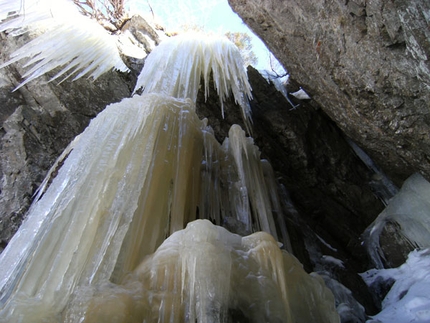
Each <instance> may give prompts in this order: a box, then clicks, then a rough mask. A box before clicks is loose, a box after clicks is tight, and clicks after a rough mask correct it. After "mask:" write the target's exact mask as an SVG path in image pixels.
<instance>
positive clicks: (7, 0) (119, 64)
mask: <svg viewBox="0 0 430 323" xmlns="http://www.w3.org/2000/svg"><path fill="white" fill-rule="evenodd" d="M1 21H3V22H2V23H1V24H0V32H1V31H5V30H8V31H11V32H12V33H13V34H21V33H24V32H25V31H26V30H27V29H26V27H28V26H31V27H32V28H33V30H34V29H35V28H38V29H41V30H43V32H42V33H41V34H40V35H39V36H38V37H36V38H35V39H33V40H32V41H30V42H28V43H27V44H25V45H24V46H22V47H21V48H20V49H18V50H17V51H16V52H14V53H13V54H12V55H11V56H12V57H11V59H10V60H9V61H8V62H6V63H5V64H3V65H1V66H0V68H2V67H4V66H7V65H10V64H12V63H14V62H17V61H20V60H23V59H28V60H27V62H26V63H25V65H24V67H26V68H29V69H28V70H27V71H26V73H25V74H24V75H23V78H24V79H25V80H24V81H23V82H22V83H21V84H19V86H18V87H17V89H18V88H20V87H21V86H23V85H25V84H27V83H29V82H31V81H33V80H34V79H36V78H38V77H39V76H41V75H44V74H46V73H48V72H50V71H52V70H54V69H57V68H58V69H61V70H60V71H59V72H58V73H57V74H55V75H54V76H53V77H52V78H51V80H55V79H58V78H61V77H62V78H63V80H64V79H65V78H67V77H71V76H73V79H79V78H81V77H83V76H86V77H91V78H93V79H97V78H98V77H99V76H100V75H102V74H103V73H106V72H108V71H110V70H112V69H117V70H119V71H122V72H126V71H128V68H127V66H126V65H125V64H124V62H123V61H122V59H121V57H120V54H119V52H118V47H117V39H116V37H115V36H113V35H110V34H109V33H108V32H107V31H106V30H105V29H104V28H103V27H102V26H101V25H99V24H98V23H97V22H96V21H94V20H91V19H88V18H86V17H84V16H83V15H81V14H80V13H79V11H78V9H77V7H76V6H75V5H74V4H73V1H72V0H25V1H16V0H13V1H11V0H0V22H1ZM39 33H40V32H39Z"/></svg>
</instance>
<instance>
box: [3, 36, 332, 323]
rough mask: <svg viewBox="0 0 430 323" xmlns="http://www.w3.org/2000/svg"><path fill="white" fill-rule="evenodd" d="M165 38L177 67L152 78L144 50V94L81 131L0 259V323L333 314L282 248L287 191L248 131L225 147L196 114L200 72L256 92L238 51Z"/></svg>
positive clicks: (316, 281) (288, 318) (321, 290)
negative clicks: (281, 209) (282, 202)
mask: <svg viewBox="0 0 430 323" xmlns="http://www.w3.org/2000/svg"><path fill="white" fill-rule="evenodd" d="M171 41H172V42H173V44H167V45H165V47H164V49H166V48H167V49H172V48H176V47H175V46H178V49H177V50H172V52H169V51H165V50H163V52H162V53H163V54H164V56H165V60H166V61H170V60H173V61H174V62H175V63H174V64H173V65H172V66H171V67H172V68H173V67H175V68H174V70H175V71H182V72H180V73H179V74H174V75H164V78H165V79H163V77H162V76H160V77H152V78H151V79H149V80H148V79H147V78H148V77H149V76H150V75H151V73H150V72H148V71H151V70H152V71H154V66H152V65H151V64H152V63H151V62H152V60H151V59H150V57H151V56H153V57H155V58H153V59H154V60H156V59H159V55H161V53H160V52H156V51H154V52H153V53H151V54H150V56H149V58H148V61H147V63H146V65H145V68H144V70H143V71H142V75H147V76H146V77H143V76H141V77H140V78H139V82H140V83H139V84H140V85H141V86H142V87H144V93H143V94H142V95H141V96H139V95H135V96H134V97H132V98H128V99H124V100H123V101H121V102H119V103H116V104H111V105H109V106H108V107H107V108H106V109H105V110H104V111H103V112H101V113H100V114H99V115H98V116H97V117H96V118H95V119H94V120H93V121H92V122H91V124H90V125H89V126H88V128H87V129H86V130H85V131H84V132H83V133H82V134H81V135H80V136H79V137H77V138H76V139H75V141H74V142H73V143H72V144H71V146H70V148H69V151H68V152H69V154H68V156H67V158H65V160H64V163H63V166H62V167H61V169H60V170H59V172H58V175H57V176H56V177H55V178H54V179H53V181H52V183H51V184H50V185H49V187H48V188H47V189H46V191H41V192H42V193H41V196H39V197H38V199H37V200H36V201H35V202H34V204H33V205H32V207H31V209H30V211H29V214H28V217H27V219H26V221H25V222H24V223H23V225H22V226H21V228H20V230H19V231H18V232H17V234H16V235H15V236H14V238H13V239H12V240H11V242H10V243H9V244H8V246H7V248H6V249H5V250H4V252H3V253H2V254H1V256H0V267H1V268H2V271H1V272H0V293H1V294H0V295H1V296H0V297H1V298H0V322H191V323H194V322H196V321H197V322H199V323H200V322H202V323H203V322H232V321H233V320H237V319H241V318H242V319H243V320H246V321H249V322H338V321H339V318H338V315H337V313H336V312H335V309H334V299H333V296H332V294H331V292H330V291H329V290H328V289H327V288H326V287H325V285H324V283H323V281H322V280H321V278H319V277H318V276H310V275H308V274H306V273H305V272H304V270H303V269H302V267H301V265H300V263H299V262H298V261H297V260H296V259H295V258H294V257H293V256H291V255H290V254H288V253H287V252H286V251H282V250H281V249H280V248H279V245H278V242H277V240H281V242H282V243H283V244H284V245H286V246H288V245H289V241H288V235H287V232H286V230H285V228H284V227H283V226H284V223H283V221H282V219H280V218H276V217H273V214H272V211H271V210H272V209H273V208H274V207H276V204H278V203H279V202H278V199H279V197H278V196H277V193H276V189H274V188H273V187H274V186H275V183H274V180H273V176H269V174H270V173H271V171H270V169H268V167H270V165H268V164H267V162H265V161H263V162H262V161H261V160H260V153H259V150H258V148H257V147H256V146H255V145H254V143H253V140H252V138H249V137H246V136H245V132H244V131H243V130H242V129H240V127H239V126H233V127H232V128H231V130H230V133H229V138H228V139H226V140H225V141H224V143H223V144H219V143H218V142H217V141H216V140H215V138H214V136H213V133H212V129H211V128H210V127H208V125H207V122H206V120H199V118H198V117H197V115H196V113H195V106H194V102H193V100H195V96H194V93H196V91H197V89H198V86H199V82H200V78H201V77H202V76H203V78H204V79H205V84H206V85H205V87H207V84H208V83H207V78H209V76H210V75H212V77H213V78H214V82H215V84H216V87H217V90H218V94H219V95H220V98H221V101H222V100H223V99H224V98H225V96H226V95H227V94H228V92H230V91H232V92H233V94H234V95H235V97H236V99H237V101H238V102H239V103H241V102H243V101H241V98H243V97H245V96H246V95H248V94H249V93H248V91H249V85H248V83H247V79H246V74H243V73H242V72H239V71H240V70H241V68H242V66H241V65H240V66H237V65H236V64H237V63H240V54H239V52H238V51H237V50H234V49H233V47H232V46H233V45H229V44H226V43H225V42H224V41H223V40H216V41H213V40H207V41H203V40H202V39H201V38H200V39H197V40H196V41H195V42H193V41H192V40H191V39H187V40H180V39H179V40H177V39H172V40H171ZM178 42H179V44H178ZM175 43H176V44H175ZM172 46H173V47H172ZM179 46H180V47H181V50H180V51H179ZM200 47H201V48H200ZM196 48H198V49H196ZM202 53H203V54H202ZM201 54H202V55H203V56H201V57H200V58H198V57H199V55H201ZM157 55H158V56H157ZM178 55H179V57H178ZM188 57H192V58H193V59H191V60H190V59H188ZM199 59H201V61H199ZM192 61H196V62H197V63H196V64H197V65H199V66H200V67H195V66H194V65H193V64H191V62H192ZM166 64H167V65H168V64H169V63H166ZM208 66H209V67H208ZM202 67H203V68H202ZM199 68H200V70H199ZM188 69H190V71H188ZM161 70H162V71H163V69H161ZM167 70H168V71H171V72H173V70H171V69H170V67H169V68H168V69H167ZM202 71H203V72H202ZM183 72H185V73H186V74H182V73H183ZM145 73H146V74H145ZM202 73H203V74H202ZM184 75H185V76H184ZM160 82H161V83H160ZM139 84H138V86H140V85H139ZM183 89H185V90H183ZM239 91H240V92H239ZM242 108H243V106H242ZM244 114H245V115H247V113H246V111H245V113H244ZM198 219H201V220H198ZM209 220H210V221H209ZM212 223H215V224H216V225H222V224H228V227H229V228H230V229H231V230H234V231H236V232H237V233H240V234H241V235H242V236H240V235H237V234H233V233H230V232H228V231H227V230H226V229H224V228H221V227H219V226H216V225H214V224H212ZM187 224H188V226H187ZM185 227H186V228H185ZM184 228H185V229H184ZM277 228H279V229H277ZM278 230H279V232H280V235H279V236H278V232H277V231H278ZM262 231H265V232H262ZM244 235H246V236H244ZM243 236H244V237H243Z"/></svg>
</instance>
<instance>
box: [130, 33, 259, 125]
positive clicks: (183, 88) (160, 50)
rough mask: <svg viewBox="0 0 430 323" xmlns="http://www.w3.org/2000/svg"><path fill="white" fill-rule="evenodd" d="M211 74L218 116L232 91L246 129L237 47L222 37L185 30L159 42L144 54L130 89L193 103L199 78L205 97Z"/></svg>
mask: <svg viewBox="0 0 430 323" xmlns="http://www.w3.org/2000/svg"><path fill="white" fill-rule="evenodd" d="M184 49H186V50H184ZM166 76H168V77H166ZM211 76H212V77H213V81H214V87H215V89H216V91H217V94H218V96H219V98H220V105H221V112H222V115H223V116H224V104H223V103H224V101H225V99H226V98H228V97H229V95H230V93H232V94H233V97H234V99H235V101H236V103H237V104H238V105H239V106H240V107H241V110H242V118H243V120H244V122H245V125H246V126H247V130H248V132H249V131H250V127H251V125H250V122H251V109H250V106H249V102H248V100H249V99H251V98H252V95H251V87H250V85H249V82H248V76H247V74H246V70H245V68H244V64H243V60H242V57H241V54H240V52H239V50H238V48H237V47H236V46H235V45H234V44H233V43H232V42H231V41H230V40H228V39H227V38H226V37H225V36H216V35H213V36H212V37H208V35H207V34H202V33H186V34H183V35H179V36H176V37H173V38H172V39H171V40H169V41H165V42H162V43H161V44H160V45H159V46H157V47H156V48H155V49H154V50H153V51H152V53H151V55H150V56H149V57H148V59H147V61H146V65H145V68H144V69H143V70H142V72H141V73H140V75H139V77H138V80H137V83H136V87H135V90H134V92H136V91H137V90H139V89H143V93H163V94H166V95H168V96H172V97H175V98H190V99H191V100H192V101H193V102H195V101H196V100H197V93H198V92H199V88H200V86H201V84H200V79H203V86H204V89H205V98H207V96H208V95H209V88H210V86H209V83H210V80H211Z"/></svg>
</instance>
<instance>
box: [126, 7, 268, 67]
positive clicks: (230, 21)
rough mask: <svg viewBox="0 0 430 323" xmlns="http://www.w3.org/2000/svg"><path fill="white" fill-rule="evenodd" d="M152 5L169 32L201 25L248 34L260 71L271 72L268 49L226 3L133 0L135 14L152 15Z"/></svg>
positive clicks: (215, 29)
mask: <svg viewBox="0 0 430 323" xmlns="http://www.w3.org/2000/svg"><path fill="white" fill-rule="evenodd" d="M148 3H149V5H150V6H151V8H152V10H153V12H154V14H155V16H156V18H157V19H158V22H159V23H160V24H161V25H162V26H165V27H166V29H167V30H168V31H169V30H170V31H174V30H178V29H180V27H181V26H182V25H186V24H187V25H198V26H202V27H203V28H204V31H207V32H209V31H212V32H219V33H225V32H227V31H231V32H246V33H248V34H249V35H250V36H252V46H253V51H254V53H255V55H256V56H257V57H258V64H257V66H256V68H257V69H270V64H269V50H268V49H267V48H266V46H265V45H264V44H263V42H262V41H261V40H260V39H259V38H258V37H257V36H255V35H254V34H253V33H252V31H251V30H250V29H249V28H248V27H247V26H246V25H245V24H244V23H243V22H242V19H241V18H239V16H238V15H237V14H235V13H234V12H233V11H232V10H231V8H230V6H229V4H228V2H227V0H182V1H177V0H148V1H142V0H130V6H131V10H132V11H135V10H137V11H140V13H141V14H142V15H143V16H145V15H151V11H150V7H149V5H148Z"/></svg>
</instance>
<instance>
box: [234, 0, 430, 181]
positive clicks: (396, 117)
mask: <svg viewBox="0 0 430 323" xmlns="http://www.w3.org/2000/svg"><path fill="white" fill-rule="evenodd" d="M229 2H230V4H231V6H232V8H233V10H235V11H236V12H237V13H238V14H239V15H240V16H241V17H242V18H243V20H244V22H245V23H246V24H247V25H248V26H250V28H251V29H253V31H254V32H255V33H256V34H257V35H259V36H260V38H262V39H263V41H264V42H265V43H266V44H267V45H268V47H269V48H270V49H271V50H272V52H273V53H274V55H275V56H276V57H277V58H278V59H279V60H280V61H281V63H283V65H284V66H285V67H286V68H287V69H288V71H289V73H290V74H291V75H292V77H293V78H294V79H295V80H297V81H298V83H299V84H300V85H301V86H302V87H303V88H304V89H305V90H306V92H307V93H309V94H310V96H311V97H312V99H313V100H315V101H316V102H318V103H319V104H320V106H321V107H322V109H323V110H324V111H325V113H326V114H327V115H328V116H329V117H330V118H331V119H332V120H334V121H335V122H336V124H337V125H338V126H339V127H340V128H341V129H342V130H343V131H344V132H345V133H346V135H347V136H349V137H350V138H352V139H353V140H354V141H355V142H356V143H357V144H358V145H359V146H360V147H361V148H362V149H364V150H365V151H366V152H367V153H368V154H369V155H370V156H371V157H372V159H373V160H374V161H375V162H376V163H377V164H379V165H380V166H381V167H382V168H383V170H384V171H385V172H386V173H387V174H388V175H390V177H391V178H392V179H393V180H394V181H395V182H396V184H398V185H399V184H401V182H402V181H403V180H405V179H406V178H407V177H408V176H409V175H411V174H412V173H414V172H415V171H420V172H421V173H422V174H423V175H424V176H425V177H426V178H427V179H429V178H430V136H429V130H430V114H429V111H430V110H429V103H428V102H429V99H430V63H429V60H428V57H429V55H430V41H429V39H430V29H429V28H428V26H429V23H430V16H429V14H428V13H429V12H430V3H429V2H428V1H426V0H417V1H406V0H393V1H383V0H375V1H364V0H354V1H348V0H346V1H324V0H316V1H313V0H312V1H311V0H300V1H296V0H294V1H281V0H262V1H260V0H229Z"/></svg>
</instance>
